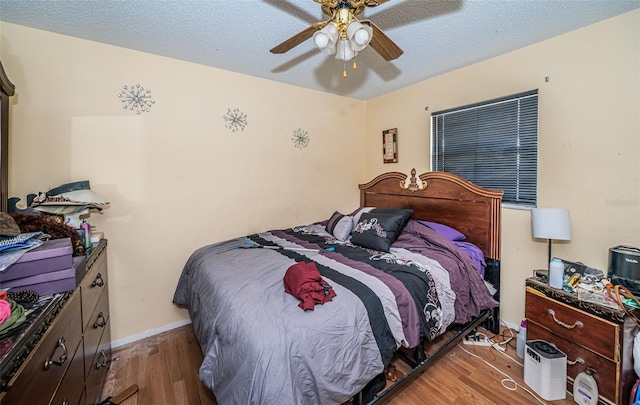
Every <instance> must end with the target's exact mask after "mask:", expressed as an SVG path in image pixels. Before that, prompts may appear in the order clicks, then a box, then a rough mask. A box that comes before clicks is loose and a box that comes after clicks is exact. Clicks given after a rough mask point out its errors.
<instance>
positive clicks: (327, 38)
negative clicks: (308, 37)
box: [313, 23, 338, 55]
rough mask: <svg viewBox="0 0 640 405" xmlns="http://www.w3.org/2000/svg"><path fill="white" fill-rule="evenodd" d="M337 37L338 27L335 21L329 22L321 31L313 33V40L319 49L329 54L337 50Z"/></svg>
mask: <svg viewBox="0 0 640 405" xmlns="http://www.w3.org/2000/svg"><path fill="white" fill-rule="evenodd" d="M337 39H338V28H336V26H335V24H333V23H331V24H327V25H325V26H324V28H322V29H321V30H320V31H316V32H314V33H313V42H314V43H315V44H316V46H317V47H318V49H319V50H320V51H322V52H324V53H326V54H329V55H331V54H333V53H334V52H335V50H336V41H337Z"/></svg>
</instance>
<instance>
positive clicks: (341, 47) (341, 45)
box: [336, 39, 356, 61]
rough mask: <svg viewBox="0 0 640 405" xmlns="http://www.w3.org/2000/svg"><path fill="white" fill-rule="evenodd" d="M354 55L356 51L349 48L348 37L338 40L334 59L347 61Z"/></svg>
mask: <svg viewBox="0 0 640 405" xmlns="http://www.w3.org/2000/svg"><path fill="white" fill-rule="evenodd" d="M354 56H356V52H354V50H353V49H351V44H349V40H348V39H341V40H340V41H338V44H337V49H336V59H340V60H344V61H348V60H351V59H353V57H354Z"/></svg>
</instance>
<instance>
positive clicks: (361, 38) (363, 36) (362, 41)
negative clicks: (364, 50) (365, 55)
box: [354, 28, 369, 46]
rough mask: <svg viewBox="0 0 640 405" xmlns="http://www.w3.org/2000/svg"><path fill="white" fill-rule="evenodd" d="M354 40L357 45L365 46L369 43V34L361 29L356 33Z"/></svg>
mask: <svg viewBox="0 0 640 405" xmlns="http://www.w3.org/2000/svg"><path fill="white" fill-rule="evenodd" d="M354 39H355V41H356V44H358V45H360V46H365V45H367V43H368V42H369V33H368V32H367V31H366V30H364V29H362V28H361V29H359V30H358V31H356V34H355V36H354Z"/></svg>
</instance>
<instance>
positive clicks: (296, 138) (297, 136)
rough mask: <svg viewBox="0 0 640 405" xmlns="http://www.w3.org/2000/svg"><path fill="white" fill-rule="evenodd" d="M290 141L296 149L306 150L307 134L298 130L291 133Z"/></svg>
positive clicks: (307, 143)
mask: <svg viewBox="0 0 640 405" xmlns="http://www.w3.org/2000/svg"><path fill="white" fill-rule="evenodd" d="M291 141H293V146H295V147H296V148H298V149H303V148H306V147H307V146H308V145H309V133H308V132H307V131H304V130H302V129H301V128H298V129H296V130H295V131H293V138H291Z"/></svg>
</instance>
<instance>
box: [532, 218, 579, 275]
mask: <svg viewBox="0 0 640 405" xmlns="http://www.w3.org/2000/svg"><path fill="white" fill-rule="evenodd" d="M531 231H532V235H533V237H534V238H536V239H547V240H548V241H549V258H548V260H547V265H549V264H550V263H551V241H552V240H571V223H570V221H569V210H568V209H565V208H533V209H532V210H531Z"/></svg>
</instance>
